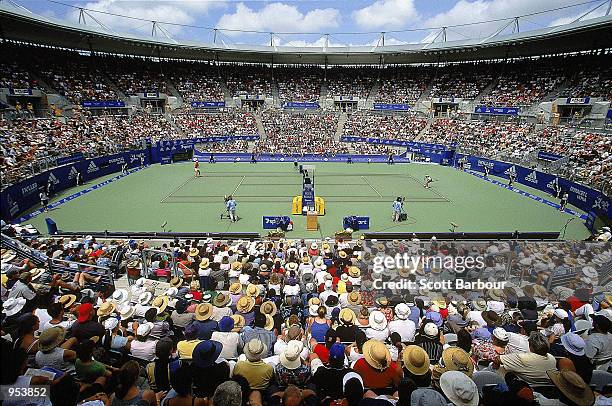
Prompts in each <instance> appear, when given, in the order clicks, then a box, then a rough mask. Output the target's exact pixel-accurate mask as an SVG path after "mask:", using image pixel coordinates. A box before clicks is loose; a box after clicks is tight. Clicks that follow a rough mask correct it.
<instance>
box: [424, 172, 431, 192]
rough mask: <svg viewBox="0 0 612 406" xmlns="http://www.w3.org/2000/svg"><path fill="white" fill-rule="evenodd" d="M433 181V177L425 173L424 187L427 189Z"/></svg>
mask: <svg viewBox="0 0 612 406" xmlns="http://www.w3.org/2000/svg"><path fill="white" fill-rule="evenodd" d="M431 182H433V179H432V178H431V176H429V175H425V185H424V186H425V189H429V184H430V183H431Z"/></svg>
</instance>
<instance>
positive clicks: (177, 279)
mask: <svg viewBox="0 0 612 406" xmlns="http://www.w3.org/2000/svg"><path fill="white" fill-rule="evenodd" d="M182 284H183V278H181V277H180V276H175V277H174V278H172V279H170V286H171V287H173V288H178V287H179V286H181V285H182Z"/></svg>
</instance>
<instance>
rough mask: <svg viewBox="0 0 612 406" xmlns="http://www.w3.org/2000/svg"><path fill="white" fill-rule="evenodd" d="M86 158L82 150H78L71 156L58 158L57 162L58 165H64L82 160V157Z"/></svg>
mask: <svg viewBox="0 0 612 406" xmlns="http://www.w3.org/2000/svg"><path fill="white" fill-rule="evenodd" d="M84 158H85V156H84V155H83V153H82V152H77V153H76V154H72V155H70V156H65V157H61V158H57V159H56V160H55V162H56V163H57V165H58V166H62V165H66V164H70V163H73V162H77V161H80V160H81V159H84Z"/></svg>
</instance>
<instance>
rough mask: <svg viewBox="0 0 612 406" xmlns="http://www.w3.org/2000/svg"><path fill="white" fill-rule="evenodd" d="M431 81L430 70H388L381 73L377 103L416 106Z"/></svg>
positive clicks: (398, 68)
mask: <svg viewBox="0 0 612 406" xmlns="http://www.w3.org/2000/svg"><path fill="white" fill-rule="evenodd" d="M430 80H431V72H430V71H429V70H428V69H419V68H414V70H410V71H408V70H406V69H405V68H400V67H397V68H386V69H385V70H383V71H381V72H380V78H379V83H380V87H379V89H378V94H377V95H376V99H375V102H377V103H402V104H408V105H410V106H414V105H415V104H416V102H417V100H418V99H419V98H420V97H421V94H423V92H424V91H425V89H427V84H428V83H429V81H430Z"/></svg>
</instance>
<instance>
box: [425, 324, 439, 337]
mask: <svg viewBox="0 0 612 406" xmlns="http://www.w3.org/2000/svg"><path fill="white" fill-rule="evenodd" d="M438 332H439V330H438V326H436V324H435V323H427V324H425V327H424V328H423V333H424V334H425V336H426V337H428V338H437V337H438Z"/></svg>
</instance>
